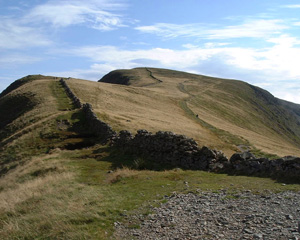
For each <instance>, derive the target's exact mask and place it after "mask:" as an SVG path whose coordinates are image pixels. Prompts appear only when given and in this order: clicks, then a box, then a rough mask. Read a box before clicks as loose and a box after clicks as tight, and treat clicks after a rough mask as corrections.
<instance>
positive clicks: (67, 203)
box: [0, 69, 300, 240]
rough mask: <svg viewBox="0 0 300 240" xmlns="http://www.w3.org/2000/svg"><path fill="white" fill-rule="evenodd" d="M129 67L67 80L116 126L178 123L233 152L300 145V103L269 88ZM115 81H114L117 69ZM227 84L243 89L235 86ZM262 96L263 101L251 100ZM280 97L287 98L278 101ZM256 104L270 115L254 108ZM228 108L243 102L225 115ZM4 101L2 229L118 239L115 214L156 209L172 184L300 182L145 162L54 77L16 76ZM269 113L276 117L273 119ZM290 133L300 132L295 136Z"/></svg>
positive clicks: (6, 233) (27, 235) (21, 235)
mask: <svg viewBox="0 0 300 240" xmlns="http://www.w3.org/2000/svg"><path fill="white" fill-rule="evenodd" d="M136 71H138V74H137V75H135V72H136ZM122 72H123V73H122V74H125V75H126V76H125V77H126V78H125V79H126V81H125V82H124V81H121V82H120V81H119V80H116V81H119V82H118V84H108V83H104V82H100V83H97V82H90V81H85V80H79V79H65V81H66V82H67V83H68V85H69V86H70V87H72V90H74V92H76V94H77V96H78V97H80V98H81V100H82V102H89V103H92V104H93V106H94V108H95V109H96V110H97V111H98V115H99V116H100V117H101V119H102V120H104V121H107V122H108V123H110V124H111V125H112V126H113V127H114V128H115V129H116V130H120V129H130V130H131V131H134V130H136V129H139V128H146V129H148V130H151V131H157V130H171V131H174V132H176V133H183V134H186V135H188V136H193V137H194V138H195V139H197V140H198V141H199V143H201V144H206V145H207V144H209V145H211V146H213V147H216V148H219V149H225V150H226V151H227V152H228V153H230V152H233V151H234V150H235V149H237V148H238V147H237V146H238V144H241V143H242V144H244V145H249V146H250V147H251V148H253V146H256V147H261V146H264V144H265V145H266V146H268V147H269V149H268V150H269V152H271V153H273V151H276V149H277V151H278V152H280V154H282V155H286V154H294V155H297V154H298V150H297V144H298V143H297V133H296V130H297V128H296V126H297V121H296V120H295V121H294V120H293V118H297V114H298V111H299V106H298V105H296V104H290V103H287V102H284V101H281V100H276V99H275V100H274V101H275V103H274V102H273V100H272V101H271V100H266V99H265V98H266V97H264V98H263V99H261V98H260V97H259V96H260V94H264V93H265V92H264V91H263V90H261V92H260V91H259V90H260V89H258V90H257V91H258V92H257V93H256V92H255V91H254V90H253V88H252V86H250V85H248V84H246V83H243V82H237V81H227V80H222V79H216V78H210V77H204V76H198V75H192V74H187V73H180V72H175V71H170V70H163V69H133V70H126V71H122ZM128 72H129V73H130V74H131V76H129V77H128ZM121 76H122V75H121ZM137 76H138V77H137ZM133 78H134V79H133ZM24 80H25V81H24ZM109 81H111V82H112V83H114V82H115V80H114V78H110V77H109ZM122 84H126V85H122ZM222 84H224V85H222ZM228 84H229V85H228ZM226 86H227V88H229V89H230V91H232V89H233V90H235V91H236V92H237V93H234V92H232V93H231V94H230V93H229V92H230V91H229V92H228V91H227V90H226ZM251 89H252V90H251ZM243 91H244V92H245V93H244V94H242V93H243ZM239 94H240V95H239ZM245 95H246V96H248V98H245ZM256 95H257V97H255V98H253V96H256ZM215 96H219V97H215ZM235 97H236V98H237V99H238V100H235ZM267 97H270V99H273V98H272V96H269V95H268V94H267ZM256 98H258V99H261V100H260V101H261V102H262V103H263V104H262V103H261V102H258V103H260V105H259V104H258V103H256V105H255V104H254V103H253V104H252V103H251V101H248V100H253V101H254V100H255V99H256ZM209 100H211V102H209ZM233 100H235V101H233ZM205 101H206V102H205ZM243 101H244V102H243ZM277 101H279V102H280V104H282V105H283V107H284V108H282V106H281V105H280V106H277ZM199 103H201V104H202V105H201V106H200V105H199ZM230 103H231V104H230ZM209 104H210V105H209ZM248 105H249V106H251V107H249V106H248ZM240 106H243V107H245V109H239V107H240ZM255 106H256V107H257V109H258V110H260V112H259V114H261V115H262V114H263V113H264V112H266V113H265V115H262V116H260V115H259V114H255V112H251V111H252V110H253V109H255ZM222 107H223V108H222ZM228 107H231V108H228ZM271 107H272V109H273V108H274V109H275V110H276V109H277V108H278V109H279V110H278V111H279V113H281V112H280V111H282V112H283V113H284V114H291V117H288V119H286V121H287V122H286V124H285V125H280V126H282V127H281V128H278V129H279V130H281V131H282V136H283V137H282V136H280V134H281V133H280V131H279V130H278V129H277V125H279V123H280V122H281V121H283V120H282V119H283V118H281V117H282V115H281V114H279V116H281V117H279V118H277V115H278V112H274V115H270V119H269V118H268V117H267V116H269V115H268V114H267V113H269V112H268V111H267V110H269V108H271ZM224 108H225V109H229V110H230V111H232V110H235V112H232V114H231V115H230V114H228V115H226V114H225V113H226V111H225V112H224ZM262 109H263V110H264V111H263V110H262ZM222 110H223V112H222ZM229 110H228V111H229ZM0 111H1V114H0V123H1V128H0V132H1V135H0V136H1V139H0V235H1V239H9V240H10V239H116V237H115V235H113V234H114V231H115V225H116V224H118V223H119V222H125V223H126V221H129V220H128V219H131V218H130V216H131V215H135V214H138V215H142V214H145V215H147V214H149V208H150V206H151V205H153V206H157V204H159V203H160V202H165V201H166V200H167V199H168V198H164V196H166V195H172V194H173V192H174V191H176V192H178V193H185V192H187V191H188V192H197V194H201V193H200V192H202V191H207V190H211V191H214V194H216V192H218V191H219V190H221V189H222V192H223V190H224V189H227V191H228V192H231V193H232V194H233V193H237V192H238V191H245V190H250V191H253V192H255V193H260V194H262V195H264V196H265V195H266V194H270V192H266V191H265V190H266V189H267V190H269V191H273V192H274V191H287V190H294V191H299V190H300V185H299V184H282V183H281V182H276V181H275V180H272V179H269V178H261V177H259V178H257V177H244V176H228V175H226V174H214V173H209V172H203V171H191V170H181V169H178V168H177V169H164V168H162V169H160V170H164V171H154V170H149V169H145V167H144V166H145V165H143V164H145V162H146V160H145V159H143V158H141V157H136V156H132V155H125V154H124V153H122V152H119V151H117V150H116V149H114V148H111V147H109V146H101V145H98V144H97V139H93V138H92V135H91V134H90V133H89V132H87V131H86V129H85V124H84V121H85V119H84V117H83V115H82V111H81V110H80V109H75V108H74V106H73V104H72V102H71V101H70V99H69V98H68V96H67V94H66V92H65V90H64V88H63V86H62V85H61V84H60V82H59V78H56V77H45V76H41V75H38V76H28V77H26V78H25V79H21V81H20V80H19V81H17V82H15V83H14V84H12V85H11V86H10V87H9V88H8V89H7V90H6V91H5V92H3V93H2V94H1V97H0ZM272 111H273V110H272ZM272 111H271V110H270V112H271V113H273V112H272ZM250 113H252V115H251V114H250ZM195 114H198V115H199V116H198V117H196V116H195ZM243 114H244V115H245V116H248V115H249V116H248V119H250V120H251V121H257V124H252V122H250V123H248V124H249V125H245V127H241V126H243V125H242V124H243V123H244V122H245V123H247V122H248V121H246V120H245V119H244V120H243V121H244V122H239V121H238V120H240V119H239V116H244V115H243ZM219 116H222V117H223V116H224V117H223V118H222V119H219ZM234 116H237V117H236V118H234ZM285 116H289V115H285ZM272 117H273V118H275V119H276V120H277V122H278V123H277V124H275V123H276V121H273V120H271V119H272ZM237 119H238V120H237ZM257 119H258V120H257ZM290 119H292V122H290ZM262 120H266V123H268V124H269V123H270V122H272V123H274V124H273V125H272V128H271V127H270V126H268V125H267V124H265V123H264V122H263V121H262ZM292 123H295V124H296V125H295V126H294V125H293V124H292ZM290 124H291V125H290ZM240 125H241V126H240ZM286 127H289V128H290V129H291V132H290V133H288V131H285V128H286ZM293 127H295V128H296V130H292V129H293ZM260 131H261V132H260ZM243 134H244V135H243ZM251 134H252V135H251ZM288 134H291V136H294V137H295V141H290V139H291V138H290V137H289V135H288ZM243 136H245V138H244V137H243ZM246 137H247V138H246ZM251 137H252V138H253V139H255V137H257V139H256V140H257V141H253V142H251ZM267 140H268V141H267ZM277 140H278V141H282V144H283V148H282V151H279V149H278V147H277V146H276V145H275V144H274V142H275V141H277ZM240 147H241V146H240ZM261 149H262V148H261ZM228 155H229V154H228ZM199 191H200V192H199ZM229 198H236V195H235V194H234V195H232V196H231V195H228V199H229ZM141 206H142V207H141ZM139 207H141V209H139ZM128 226H129V227H130V228H136V227H139V223H135V222H128Z"/></svg>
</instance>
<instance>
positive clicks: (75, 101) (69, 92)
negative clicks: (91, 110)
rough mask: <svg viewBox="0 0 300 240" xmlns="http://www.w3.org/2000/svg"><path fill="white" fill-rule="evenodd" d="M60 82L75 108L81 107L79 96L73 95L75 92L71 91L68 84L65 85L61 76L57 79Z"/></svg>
mask: <svg viewBox="0 0 300 240" xmlns="http://www.w3.org/2000/svg"><path fill="white" fill-rule="evenodd" d="M59 82H60V84H61V85H62V86H63V88H64V89H65V91H66V93H67V95H68V97H69V98H70V99H71V100H72V102H73V104H74V106H75V107H76V108H82V103H81V102H80V100H79V98H78V97H76V96H75V94H74V93H73V92H72V90H71V89H70V88H69V86H68V85H67V83H66V81H65V80H64V79H63V78H61V79H60V80H59Z"/></svg>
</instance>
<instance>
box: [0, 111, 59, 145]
mask: <svg viewBox="0 0 300 240" xmlns="http://www.w3.org/2000/svg"><path fill="white" fill-rule="evenodd" d="M63 114H65V112H58V113H54V114H51V115H49V116H48V117H45V118H43V119H41V120H39V121H37V122H35V123H32V124H30V125H29V126H27V127H25V128H22V129H21V130H19V131H17V132H15V133H14V134H13V135H11V136H9V137H8V138H5V139H4V140H2V143H1V145H2V146H4V145H6V144H7V143H9V142H12V141H13V140H15V139H16V138H19V137H20V136H22V135H24V134H26V133H27V132H29V131H32V130H33V129H34V128H35V127H36V126H38V125H41V124H43V123H45V122H47V121H49V120H50V119H53V118H56V117H58V116H59V115H63Z"/></svg>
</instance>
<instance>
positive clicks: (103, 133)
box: [82, 103, 117, 144]
mask: <svg viewBox="0 0 300 240" xmlns="http://www.w3.org/2000/svg"><path fill="white" fill-rule="evenodd" d="M82 111H83V113H84V116H85V119H86V125H87V127H88V130H89V131H90V132H91V133H93V134H94V135H96V136H97V137H99V139H100V140H101V143H103V144H105V143H107V142H108V141H109V140H110V139H112V138H113V137H115V136H116V134H117V133H116V132H115V131H114V130H112V128H111V127H110V126H109V125H108V124H107V123H105V122H103V121H101V120H100V119H99V118H98V117H97V115H96V114H95V113H94V111H93V108H92V105H91V104H89V103H86V104H83V105H82Z"/></svg>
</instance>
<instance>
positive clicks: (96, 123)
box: [60, 78, 116, 144]
mask: <svg viewBox="0 0 300 240" xmlns="http://www.w3.org/2000/svg"><path fill="white" fill-rule="evenodd" d="M60 83H61V85H62V86H63V88H64V89H65V91H66V93H67V95H68V96H69V98H70V99H71V100H72V102H73V104H74V106H75V107H76V108H81V109H82V112H83V114H84V116H85V125H86V127H87V129H88V131H89V132H90V133H92V134H93V135H95V136H97V137H98V138H99V139H100V141H101V143H103V144H105V143H107V142H108V141H109V140H110V139H111V138H113V137H114V136H115V135H116V132H115V131H113V130H112V128H111V127H110V126H109V125H108V124H107V123H105V122H103V121H101V120H100V119H99V118H98V117H97V115H96V114H95V113H94V111H93V108H92V105H91V104H89V103H86V104H83V103H81V101H80V100H79V98H78V97H76V95H75V94H74V93H73V92H72V90H71V89H70V88H69V86H68V85H67V83H66V81H65V80H64V79H63V78H62V79H60Z"/></svg>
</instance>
